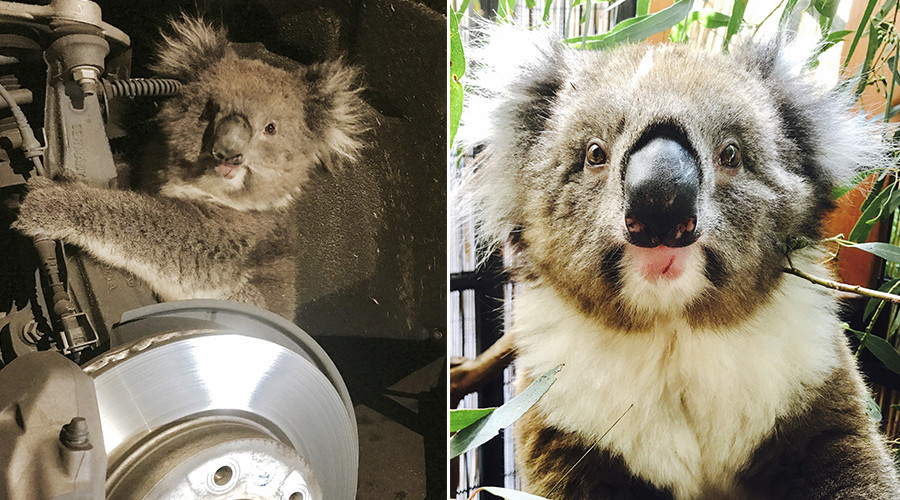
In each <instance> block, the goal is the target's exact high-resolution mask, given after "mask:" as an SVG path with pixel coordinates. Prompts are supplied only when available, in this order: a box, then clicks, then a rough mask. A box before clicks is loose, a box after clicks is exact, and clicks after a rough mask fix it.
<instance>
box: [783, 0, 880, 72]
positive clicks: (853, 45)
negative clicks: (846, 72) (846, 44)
mask: <svg viewBox="0 0 900 500" xmlns="http://www.w3.org/2000/svg"><path fill="white" fill-rule="evenodd" d="M795 3H796V2H795ZM877 4H878V0H869V3H868V4H866V10H865V11H863V15H862V17H861V18H860V20H859V25H858V26H859V28H857V30H856V34H855V35H853V41H852V42H850V48H849V49H848V50H847V58H846V59H844V68H846V67H847V65H849V64H850V58H851V57H852V56H853V53H854V52H855V51H856V46H857V45H858V44H859V40H860V39H861V38H862V36H863V32H864V31H865V29H863V26H866V25H867V23H868V22H869V18H870V17H872V12H873V11H874V10H875V5H877Z"/></svg>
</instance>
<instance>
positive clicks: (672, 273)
mask: <svg viewBox="0 0 900 500" xmlns="http://www.w3.org/2000/svg"><path fill="white" fill-rule="evenodd" d="M627 252H628V253H630V254H631V256H632V258H633V259H634V263H635V264H636V265H637V269H638V272H640V273H641V275H642V276H643V277H644V278H646V279H647V280H650V281H658V280H660V279H665V280H675V279H678V277H680V276H681V275H682V274H684V270H685V268H686V267H687V262H688V258H689V255H690V253H691V247H680V248H670V247H667V246H664V245H660V246H658V247H654V248H642V247H638V246H634V245H627Z"/></svg>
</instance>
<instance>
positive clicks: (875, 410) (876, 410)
mask: <svg viewBox="0 0 900 500" xmlns="http://www.w3.org/2000/svg"><path fill="white" fill-rule="evenodd" d="M866 413H867V414H868V415H869V417H870V418H871V419H872V420H874V421H876V422H881V418H882V416H881V407H880V406H878V403H876V402H875V400H874V399H872V396H869V395H868V394H866Z"/></svg>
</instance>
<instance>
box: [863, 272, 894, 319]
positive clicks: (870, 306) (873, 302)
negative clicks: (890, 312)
mask: <svg viewBox="0 0 900 500" xmlns="http://www.w3.org/2000/svg"><path fill="white" fill-rule="evenodd" d="M897 283H900V278H894V279H892V280H890V281H888V282H887V283H885V284H883V285H881V286H880V287H878V291H879V292H885V293H893V291H892V289H893V288H894V287H896V286H897ZM881 300H882V299H876V298H874V297H872V298H871V299H869V301H868V302H866V310H865V311H864V312H863V319H869V317H870V316H872V313H873V312H875V308H876V307H878V304H880V303H881Z"/></svg>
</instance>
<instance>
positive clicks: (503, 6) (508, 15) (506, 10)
mask: <svg viewBox="0 0 900 500" xmlns="http://www.w3.org/2000/svg"><path fill="white" fill-rule="evenodd" d="M515 9H516V0H500V5H498V6H497V18H498V19H500V20H501V21H507V20H510V19H512V16H513V12H515Z"/></svg>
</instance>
